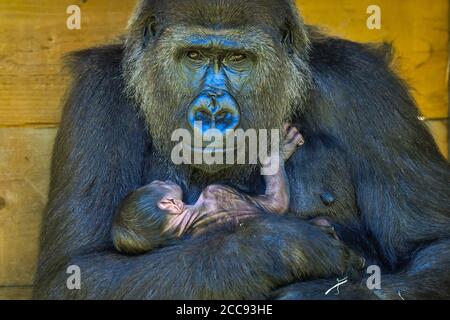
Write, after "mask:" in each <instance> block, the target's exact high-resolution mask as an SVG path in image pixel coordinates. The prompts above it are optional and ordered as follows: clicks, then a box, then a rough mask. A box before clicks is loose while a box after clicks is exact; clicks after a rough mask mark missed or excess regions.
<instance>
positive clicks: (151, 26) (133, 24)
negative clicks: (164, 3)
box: [127, 0, 158, 48]
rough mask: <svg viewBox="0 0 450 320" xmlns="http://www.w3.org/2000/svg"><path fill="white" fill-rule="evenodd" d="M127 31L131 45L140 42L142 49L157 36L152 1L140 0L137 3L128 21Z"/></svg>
mask: <svg viewBox="0 0 450 320" xmlns="http://www.w3.org/2000/svg"><path fill="white" fill-rule="evenodd" d="M127 29H128V32H127V33H128V35H129V38H132V42H133V43H136V42H140V43H141V44H142V47H143V48H146V47H148V45H149V44H150V43H151V41H152V40H153V39H154V38H155V37H157V36H158V24H157V19H156V17H155V15H154V3H153V1H149V0H141V1H139V2H138V4H137V5H136V8H135V9H134V12H133V15H132V16H131V18H130V20H129V21H128V27H127ZM129 40H131V39H129Z"/></svg>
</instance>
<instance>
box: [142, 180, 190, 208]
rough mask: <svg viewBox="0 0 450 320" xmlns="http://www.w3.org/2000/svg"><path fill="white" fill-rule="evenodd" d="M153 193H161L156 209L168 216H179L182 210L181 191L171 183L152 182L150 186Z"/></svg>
mask: <svg viewBox="0 0 450 320" xmlns="http://www.w3.org/2000/svg"><path fill="white" fill-rule="evenodd" d="M150 187H151V188H154V190H155V191H158V192H161V193H163V195H164V196H163V197H162V199H160V200H159V201H158V207H159V208H160V209H161V210H164V211H166V212H167V213H169V214H176V215H178V214H180V213H181V212H183V210H184V203H183V190H181V188H180V186H179V185H177V184H176V183H174V182H172V181H159V180H157V181H153V182H152V183H151V184H150Z"/></svg>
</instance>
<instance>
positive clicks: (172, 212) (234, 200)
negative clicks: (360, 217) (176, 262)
mask: <svg viewBox="0 0 450 320" xmlns="http://www.w3.org/2000/svg"><path fill="white" fill-rule="evenodd" d="M283 131H284V132H283V139H282V142H281V146H280V154H274V155H272V157H279V163H280V170H279V171H278V173H277V174H275V175H272V176H267V175H266V176H264V179H265V183H266V192H265V194H264V195H258V196H254V197H250V196H245V195H243V194H241V193H240V192H238V191H237V190H235V189H233V188H230V187H227V186H223V185H211V186H208V187H207V188H205V190H203V192H202V193H201V195H200V197H199V199H198V200H197V202H196V203H195V204H194V205H191V206H189V205H185V204H184V203H183V202H182V196H183V195H182V191H181V188H180V187H179V186H178V185H176V184H175V183H173V182H170V181H166V182H161V181H156V182H155V183H157V184H160V185H161V187H164V188H166V189H167V190H168V193H167V195H166V197H165V198H164V199H162V200H161V201H162V202H164V203H165V206H166V207H167V204H168V203H169V207H168V208H169V209H168V210H165V211H166V213H167V214H168V220H167V225H166V228H165V231H168V232H174V233H175V234H176V235H177V236H181V235H183V234H185V233H186V232H187V231H188V230H190V229H196V230H197V231H198V230H199V229H201V227H203V226H206V225H209V224H212V223H215V224H218V223H219V224H220V223H225V222H227V223H229V222H232V221H234V222H236V223H239V222H241V221H243V220H245V219H246V218H249V217H252V216H255V215H257V214H261V212H263V211H265V212H269V213H273V214H284V213H286V212H287V210H288V209H289V183H288V180H287V176H286V172H285V169H284V163H285V161H287V160H288V159H289V158H290V157H291V156H292V155H293V154H294V152H295V151H296V150H297V148H298V147H299V146H301V145H303V144H304V140H303V136H302V135H301V134H300V132H299V131H298V130H297V129H296V128H294V127H291V126H290V125H285V126H284V128H283ZM268 160H269V161H271V160H272V159H268ZM266 163H267V165H269V163H270V162H266ZM170 204H173V205H170ZM160 207H161V206H160Z"/></svg>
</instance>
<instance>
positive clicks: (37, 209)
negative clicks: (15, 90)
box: [0, 128, 56, 287]
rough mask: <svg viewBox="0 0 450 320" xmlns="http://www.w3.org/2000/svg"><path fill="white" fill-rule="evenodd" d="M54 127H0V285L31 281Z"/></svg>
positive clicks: (13, 284)
mask: <svg viewBox="0 0 450 320" xmlns="http://www.w3.org/2000/svg"><path fill="white" fill-rule="evenodd" d="M55 134H56V129H55V128H0V141H1V149H0V150H1V152H0V287H4V286H9V287H11V286H25V285H31V284H32V282H33V277H34V272H35V266H36V258H37V250H38V236H39V226H40V222H41V217H42V211H43V208H44V206H45V204H46V201H47V192H48V181H49V175H50V174H49V173H50V157H51V149H52V144H53V140H54V137H55Z"/></svg>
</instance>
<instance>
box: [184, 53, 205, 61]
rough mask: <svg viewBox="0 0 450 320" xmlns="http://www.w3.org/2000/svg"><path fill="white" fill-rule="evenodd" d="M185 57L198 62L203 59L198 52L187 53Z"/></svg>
mask: <svg viewBox="0 0 450 320" xmlns="http://www.w3.org/2000/svg"><path fill="white" fill-rule="evenodd" d="M186 56H187V57H188V58H189V59H191V60H194V61H200V60H202V59H203V58H202V55H201V53H200V52H198V51H194V50H191V51H188V53H187V54H186Z"/></svg>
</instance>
